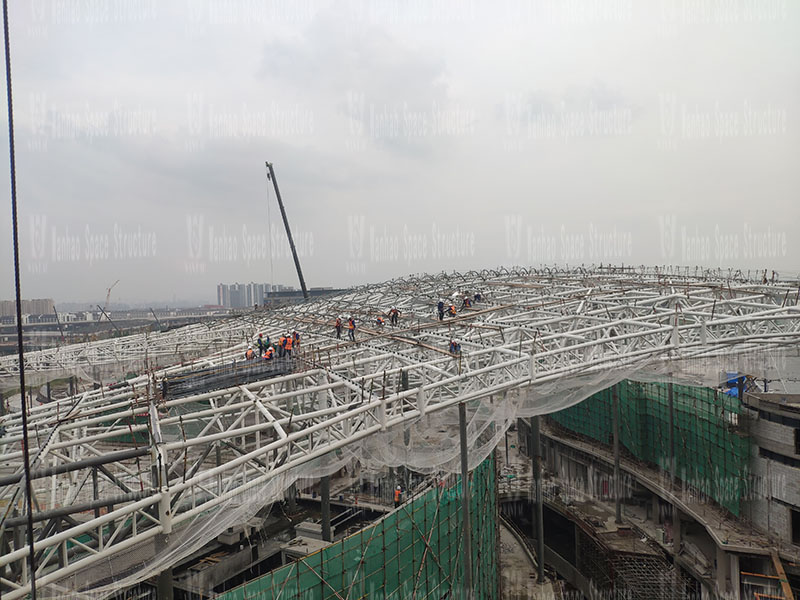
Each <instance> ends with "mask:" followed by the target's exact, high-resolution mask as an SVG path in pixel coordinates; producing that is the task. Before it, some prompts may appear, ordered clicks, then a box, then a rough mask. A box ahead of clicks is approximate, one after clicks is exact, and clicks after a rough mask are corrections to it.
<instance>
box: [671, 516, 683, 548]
mask: <svg viewBox="0 0 800 600" xmlns="http://www.w3.org/2000/svg"><path fill="white" fill-rule="evenodd" d="M682 535H683V533H682V532H681V512H680V511H679V510H678V507H677V506H675V505H674V504H673V505H672V552H673V553H674V554H676V555H677V554H680V551H681V541H682Z"/></svg>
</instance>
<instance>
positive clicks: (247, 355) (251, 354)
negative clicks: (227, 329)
mask: <svg viewBox="0 0 800 600" xmlns="http://www.w3.org/2000/svg"><path fill="white" fill-rule="evenodd" d="M244 357H245V359H246V360H253V359H254V358H255V357H256V353H255V352H254V351H253V347H252V346H248V347H247V352H245V353H244Z"/></svg>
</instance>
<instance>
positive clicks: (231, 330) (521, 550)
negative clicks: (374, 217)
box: [0, 268, 800, 600]
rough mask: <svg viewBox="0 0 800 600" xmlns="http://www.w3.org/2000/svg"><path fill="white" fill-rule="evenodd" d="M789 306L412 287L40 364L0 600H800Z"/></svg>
mask: <svg viewBox="0 0 800 600" xmlns="http://www.w3.org/2000/svg"><path fill="white" fill-rule="evenodd" d="M797 285H798V282H796V281H789V282H787V281H772V282H764V281H762V280H761V279H756V280H752V281H751V280H748V278H747V277H745V276H742V274H741V273H736V274H732V273H728V272H724V273H723V272H720V271H713V272H709V271H700V270H692V271H689V270H687V269H667V270H663V269H661V270H659V269H630V268H624V269H623V268H596V269H584V268H581V269H577V270H554V269H546V270H540V271H537V270H523V269H515V270H507V269H501V270H499V271H482V272H470V273H455V274H440V275H436V276H418V277H409V278H404V279H397V280H392V281H389V282H386V283H384V284H380V285H374V286H365V287H362V288H355V289H351V290H347V291H344V292H341V293H337V294H331V295H325V296H321V297H319V298H316V299H313V300H312V301H309V302H305V303H302V304H298V305H292V306H286V307H282V308H279V309H275V310H260V311H258V312H252V313H250V314H244V315H238V316H234V317H228V318H221V319H219V320H218V321H214V322H208V323H204V324H197V325H191V326H187V327H182V328H177V329H173V330H170V331H165V332H157V333H141V334H136V335H131V336H126V337H121V338H115V339H110V340H100V341H96V342H88V343H84V344H73V345H65V346H61V347H59V348H54V349H51V350H42V351H38V352H31V353H27V354H26V355H25V359H24V360H25V362H24V368H25V375H26V380H27V381H29V382H30V385H32V386H33V387H32V388H31V389H28V390H24V393H25V394H26V398H27V397H30V398H31V399H32V400H33V405H32V406H30V405H29V409H28V412H27V413H26V419H27V430H26V429H25V428H24V427H23V425H22V412H21V410H20V401H21V399H20V390H19V388H18V387H16V388H15V382H16V376H17V374H18V372H19V369H20V367H21V365H20V364H19V361H18V360H17V357H3V358H0V389H2V392H3V394H4V403H3V406H4V407H6V405H7V409H8V410H7V411H5V412H6V414H4V415H3V416H2V417H0V419H1V420H0V427H2V429H0V446H2V451H3V456H4V461H3V465H2V469H1V470H0V502H1V503H2V504H1V505H0V508H1V509H2V524H1V525H0V530H1V531H0V534H1V535H0V543H1V544H2V547H1V548H0V590H1V591H2V595H3V597H5V598H9V599H13V598H24V597H27V596H29V595H30V594H31V593H32V592H33V590H34V589H35V590H36V593H37V596H40V597H75V598H89V597H91V598H147V597H152V598H225V599H231V600H232V599H249V598H275V599H277V598H281V599H283V598H339V599H343V598H431V599H433V598H437V599H441V598H467V597H474V598H487V599H489V598H492V599H494V598H597V597H619V598H641V599H647V600H649V599H652V598H659V599H677V598H755V599H757V600H761V599H766V598H770V599H778V598H783V599H786V600H792V599H794V598H795V596H796V595H797V594H798V591H800V483H798V482H800V477H798V475H800V396H798V395H796V394H793V393H792V392H794V391H800V390H795V389H794V386H796V381H794V377H796V373H798V364H799V363H800V361H799V360H798V341H800V307H798V306H797V304H796V299H795V297H794V296H791V294H790V292H791V290H795V291H796V289H797ZM450 306H452V307H453V310H452V311H451V310H450ZM393 307H394V308H396V309H397V310H398V313H399V318H398V319H397V321H396V322H395V323H392V321H391V319H390V318H389V317H388V313H389V311H390V309H391V308H393ZM440 307H444V309H445V310H442V309H441V308H440ZM350 317H352V318H353V319H354V326H353V328H352V338H353V340H352V341H351V340H350V339H348V338H349V337H350V336H349V335H347V331H346V330H347V328H348V325H347V319H348V318H350ZM379 317H381V318H380V319H379ZM384 317H386V318H385V320H383V318H384ZM337 318H340V319H342V321H343V322H344V324H343V328H344V330H345V333H342V332H341V331H337V330H336V328H335V324H336V320H337ZM295 331H296V332H297V333H298V335H299V337H298V338H297V339H295V341H294V345H293V346H292V351H291V352H283V351H281V352H280V356H279V357H276V358H274V359H270V360H267V359H265V358H264V357H262V356H258V357H256V358H253V359H248V358H245V354H246V353H248V355H249V352H248V347H249V346H254V345H255V343H256V340H258V339H259V334H260V335H261V339H262V340H264V339H265V338H266V339H269V342H270V343H275V342H277V341H278V340H279V339H280V338H281V337H283V336H285V335H286V334H289V335H292V333H293V332H295ZM257 354H260V353H257ZM45 386H46V387H47V390H48V393H46V394H45V393H42V391H41V390H42V389H43V388H44V387H45ZM777 390H780V391H777ZM38 401H40V402H38ZM26 449H27V451H28V452H29V457H27V459H26V456H25V450H26ZM28 498H30V501H31V502H30V505H28V502H27V500H28ZM29 506H30V508H29Z"/></svg>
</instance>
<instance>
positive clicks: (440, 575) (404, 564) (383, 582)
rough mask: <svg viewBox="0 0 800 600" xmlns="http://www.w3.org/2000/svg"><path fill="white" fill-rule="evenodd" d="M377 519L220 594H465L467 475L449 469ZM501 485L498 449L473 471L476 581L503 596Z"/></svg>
mask: <svg viewBox="0 0 800 600" xmlns="http://www.w3.org/2000/svg"><path fill="white" fill-rule="evenodd" d="M439 481H440V483H438V484H436V485H433V486H432V487H431V488H430V489H428V490H427V491H425V492H424V493H422V494H420V495H419V496H417V497H416V498H413V499H412V500H410V501H408V502H406V503H405V504H404V505H402V506H401V507H400V508H399V509H397V510H395V511H394V512H392V513H390V514H388V515H387V516H386V517H384V518H382V519H381V520H380V521H377V522H376V523H375V524H373V525H371V526H369V527H366V528H364V529H362V530H361V531H359V532H358V533H356V534H354V535H351V536H349V537H346V538H344V539H342V540H340V541H338V542H335V543H333V544H331V545H330V546H327V547H325V548H323V549H322V550H320V551H318V552H315V553H313V554H310V555H309V556H307V557H305V558H303V559H300V560H297V561H295V562H292V563H289V564H287V565H284V566H283V567H280V568H278V569H275V570H274V571H272V572H270V573H267V574H266V575H264V576H262V577H259V578H257V579H255V580H253V581H250V582H248V583H245V584H243V585H241V586H239V587H236V588H234V589H232V590H230V591H228V592H225V593H224V594H221V595H219V596H217V598H219V599H224V600H254V599H258V600H270V599H277V598H280V599H281V600H284V599H285V600H297V599H300V598H303V599H306V598H315V599H317V598H318V599H321V600H327V599H333V598H387V599H390V600H403V599H406V598H411V597H415V598H420V599H425V598H431V599H433V598H437V599H438V598H445V597H448V598H453V599H455V598H461V597H465V594H464V593H463V586H462V582H463V568H462V567H463V560H462V551H463V545H462V542H463V540H462V536H461V533H462V504H461V479H460V477H454V476H450V477H447V478H446V479H442V480H439ZM496 496H497V490H496V480H495V464H494V458H493V456H492V457H490V458H488V459H486V460H485V461H483V462H482V463H481V464H480V465H479V466H478V467H477V468H476V469H475V470H474V471H473V472H472V473H471V475H470V509H471V527H470V531H471V532H472V536H471V537H472V553H471V554H472V584H473V590H474V596H473V597H474V598H475V599H476V600H492V599H494V598H497V584H498V580H497V574H498V564H497V560H498V556H497V534H498V533H497V501H496Z"/></svg>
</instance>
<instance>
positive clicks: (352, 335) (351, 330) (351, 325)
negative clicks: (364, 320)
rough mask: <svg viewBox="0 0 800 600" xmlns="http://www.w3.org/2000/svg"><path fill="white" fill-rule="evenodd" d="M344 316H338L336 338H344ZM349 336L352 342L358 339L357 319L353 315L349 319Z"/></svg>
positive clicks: (335, 324) (335, 327) (334, 326)
mask: <svg viewBox="0 0 800 600" xmlns="http://www.w3.org/2000/svg"><path fill="white" fill-rule="evenodd" d="M342 327H343V325H342V317H336V323H334V325H333V328H334V329H335V330H336V339H337V340H340V339H342ZM347 337H348V338H349V339H350V341H351V342H355V341H356V320H355V319H354V318H353V317H350V318H349V319H347Z"/></svg>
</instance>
